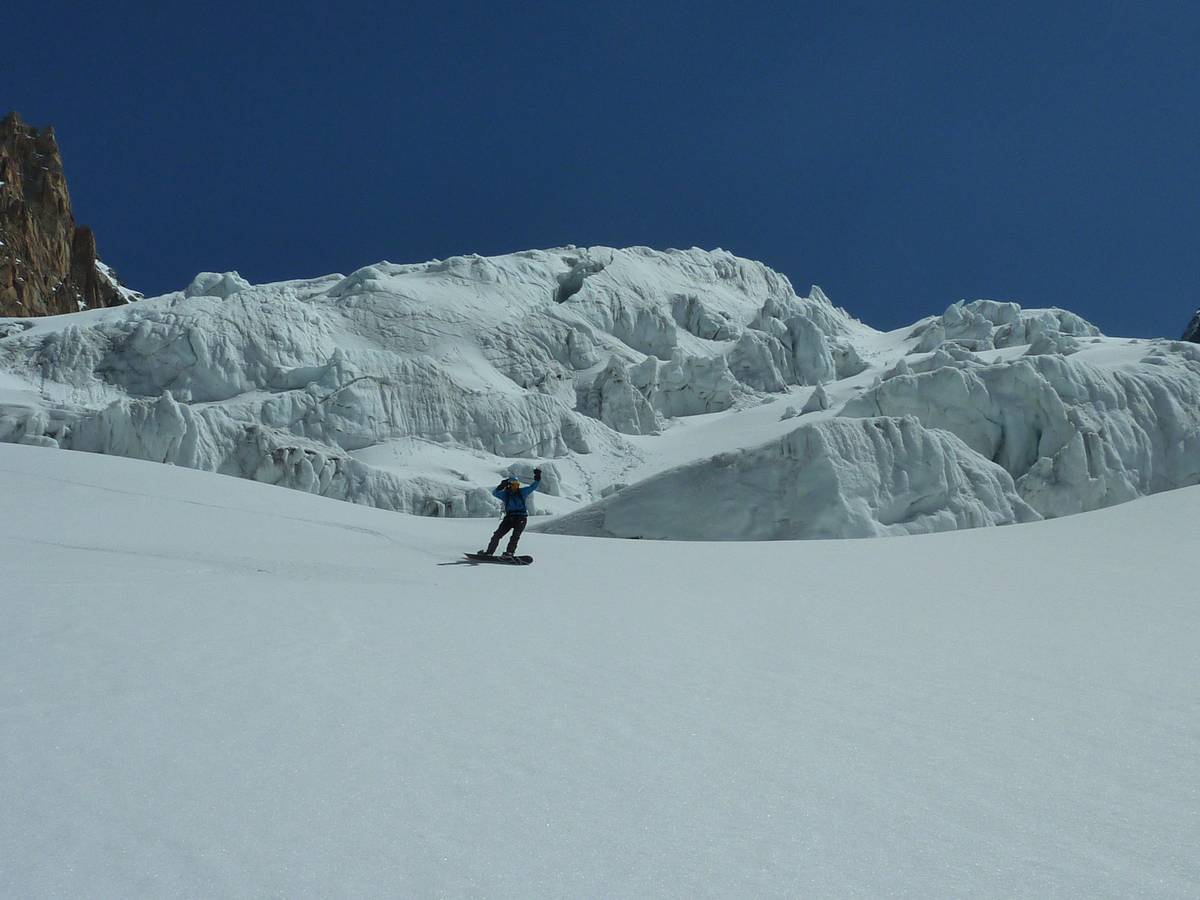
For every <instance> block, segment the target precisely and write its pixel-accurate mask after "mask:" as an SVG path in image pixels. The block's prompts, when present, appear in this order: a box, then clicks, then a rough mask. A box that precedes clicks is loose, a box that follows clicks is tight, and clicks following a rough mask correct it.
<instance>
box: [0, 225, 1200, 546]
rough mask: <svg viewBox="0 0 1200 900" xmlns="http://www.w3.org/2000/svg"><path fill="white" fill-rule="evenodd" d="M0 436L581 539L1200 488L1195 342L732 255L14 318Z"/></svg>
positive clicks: (290, 285) (575, 255)
mask: <svg viewBox="0 0 1200 900" xmlns="http://www.w3.org/2000/svg"><path fill="white" fill-rule="evenodd" d="M0 441H7V442H13V443H21V444H29V445H35V446H42V447H46V448H60V449H67V450H77V451H87V452H93V453H102V454H110V455H118V456H127V457H132V458H136V459H143V460H151V461H155V462H160V463H167V464H173V465H178V466H186V467H189V468H194V469H200V470H204V471H210V472H217V473H222V474H226V475H232V476H238V477H242V478H248V479H252V480H255V481H258V482H263V483H267V484H273V485H280V486H283V487H287V488H292V489H295V490H300V491H305V492H308V493H313V494H319V495H321V496H325V497H331V498H335V499H340V500H347V501H350V502H354V503H358V504H364V505H367V506H374V507H378V508H381V509H386V510H395V511H401V512H406V513H414V514H419V515H426V516H449V517H462V516H489V515H493V514H495V513H496V512H497V511H498V506H497V503H496V501H495V500H494V498H492V497H491V496H490V494H489V491H488V489H489V488H490V486H491V485H492V484H494V483H495V480H496V478H497V477H498V476H499V475H500V474H507V473H513V474H522V473H525V475H526V477H527V473H528V472H530V471H532V469H533V468H534V467H535V466H539V465H540V466H541V468H542V469H543V470H544V471H546V473H547V480H546V486H547V488H548V490H547V491H546V492H545V493H543V494H541V495H540V496H538V499H537V510H536V511H537V512H539V513H542V514H546V513H548V514H551V515H552V518H551V519H547V520H546V527H547V528H548V529H553V530H557V531H560V532H563V533H567V532H573V533H585V534H610V535H621V536H627V537H631V536H640V537H656V538H674V539H713V540H747V539H790V538H812V537H821V538H834V537H867V536H878V535H890V534H901V533H915V532H923V531H943V530H951V529H958V528H966V527H976V526H981V525H999V524H1006V523H1009V522H1015V521H1027V520H1029V519H1032V518H1039V517H1056V516H1061V515H1066V514H1069V513H1075V512H1081V511H1084V510H1090V509H1096V508H1099V507H1103V506H1110V505H1113V504H1116V503H1120V502H1124V501H1126V500H1129V499H1132V498H1134V497H1138V496H1142V495H1145V494H1149V493H1155V492H1158V491H1162V490H1167V489H1171V488H1176V487H1182V486H1186V485H1192V484H1197V483H1200V347H1197V346H1196V345H1193V344H1187V343H1182V342H1174V341H1129V340H1126V339H1121V338H1111V337H1106V336H1104V335H1102V334H1101V333H1100V332H1099V330H1098V329H1097V328H1096V327H1095V326H1094V325H1092V324H1091V323H1088V322H1087V321H1085V320H1084V319H1082V318H1081V317H1079V316H1078V315H1076V314H1074V313H1071V312H1069V311H1067V310H1064V309H1038V310H1030V309H1023V308H1021V307H1020V306H1018V305H1017V304H1015V303H1009V302H999V301H994V300H977V301H973V302H958V303H955V304H952V305H951V306H950V307H948V308H947V309H946V310H945V312H943V313H942V314H941V315H939V316H936V317H931V318H928V319H925V320H922V321H921V322H918V323H916V324H915V325H912V326H909V327H907V328H904V329H900V330H897V331H893V332H880V331H876V330H875V329H872V328H870V327H869V326H867V325H865V324H863V323H861V322H859V321H857V320H856V319H854V318H853V317H852V316H851V315H850V314H848V313H847V312H845V311H844V310H842V309H840V308H838V307H836V306H835V305H834V304H833V303H832V302H831V301H830V299H829V298H828V297H827V296H826V295H825V294H824V292H823V291H821V289H820V288H818V287H815V286H814V287H813V288H811V289H810V291H809V293H808V294H807V296H800V295H799V294H798V293H797V292H796V291H795V290H794V289H793V287H792V285H791V283H790V282H789V281H788V279H787V278H786V277H785V276H783V275H781V274H779V273H777V272H775V271H773V270H772V269H770V268H769V267H767V266H766V265H764V264H762V263H759V262H755V261H752V260H746V259H742V258H739V257H737V256H735V255H733V254H732V253H728V252H726V251H721V250H716V251H705V250H699V249H694V248H693V249H691V250H665V251H659V250H652V249H649V248H644V247H633V248H625V249H615V248H608V247H587V248H579V247H572V246H568V247H563V248H556V249H550V250H531V251H524V252H519V253H513V254H508V255H504V256H497V257H482V256H477V255H472V256H458V257H453V258H450V259H446V260H434V261H431V262H426V263H418V264H403V265H401V264H394V263H389V262H381V263H376V264H374V265H369V266H366V267H364V268H362V269H359V270H358V271H356V272H353V273H351V274H350V275H348V276H347V275H341V274H332V275H327V276H323V277H318V278H309V279H300V280H294V281H285V282H277V283H270V284H258V285H255V284H251V283H250V282H249V281H248V280H247V279H245V278H244V277H242V276H241V275H240V274H238V273H237V272H224V273H216V272H203V273H200V274H199V275H197V276H196V277H195V278H194V279H193V280H192V282H191V283H190V284H189V285H188V286H187V287H186V288H185V289H184V290H182V291H177V292H175V293H172V294H167V295H164V296H161V297H155V298H149V299H143V300H139V301H138V302H134V303H130V304H129V305H127V306H122V307H115V308H110V309H97V310H88V311H84V312H80V313H75V314H71V315H64V316H56V317H49V318H44V319H7V320H0Z"/></svg>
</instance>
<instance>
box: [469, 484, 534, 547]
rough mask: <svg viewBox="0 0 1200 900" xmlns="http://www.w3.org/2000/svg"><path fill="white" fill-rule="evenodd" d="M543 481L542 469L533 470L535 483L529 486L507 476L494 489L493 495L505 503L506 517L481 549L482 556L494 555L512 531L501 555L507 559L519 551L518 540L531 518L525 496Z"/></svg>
mask: <svg viewBox="0 0 1200 900" xmlns="http://www.w3.org/2000/svg"><path fill="white" fill-rule="evenodd" d="M541 483H542V470H541V469H534V470H533V484H531V485H529V486H528V487H521V482H519V481H517V479H516V478H505V479H504V480H503V481H501V482H500V484H499V485H498V486H497V487H496V489H495V490H493V491H492V496H493V497H495V498H496V499H497V500H500V501H502V502H503V503H504V518H503V519H501V520H500V527H499V528H497V529H496V532H495V534H493V535H492V539H491V540H490V541H488V545H487V549H486V550H480V551H479V555H480V556H492V555H493V554H494V553H495V552H496V547H497V546H498V545H499V544H500V538H502V537H504V535H506V534H508V532H510V531H511V532H512V534H511V535H510V536H509V538H508V548H507V549H506V550H505V551H504V553H503V554H501V556H503V557H504V558H505V559H511V558H512V556H513V554H515V553H516V552H517V541H519V540H521V532H522V531H524V530H525V523H526V522H527V521H528V519H529V510H528V508H527V507H526V506H525V498H526V497H528V496H529V495H530V494H532V493H533V492H534V491H536V490H537V489H538V485H540V484H541Z"/></svg>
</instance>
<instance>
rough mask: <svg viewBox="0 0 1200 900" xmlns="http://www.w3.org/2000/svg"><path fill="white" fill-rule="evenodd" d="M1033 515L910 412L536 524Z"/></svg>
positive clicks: (829, 425) (822, 526) (919, 527)
mask: <svg viewBox="0 0 1200 900" xmlns="http://www.w3.org/2000/svg"><path fill="white" fill-rule="evenodd" d="M1037 518H1039V516H1038V515H1037V513H1035V512H1034V511H1033V510H1032V509H1030V507H1029V506H1027V505H1026V504H1025V502H1024V501H1022V500H1021V498H1020V497H1019V496H1017V493H1016V490H1015V488H1014V486H1013V482H1012V478H1011V477H1010V476H1009V475H1008V473H1006V472H1005V471H1004V470H1003V469H1001V468H1000V467H999V466H997V465H995V464H993V463H990V462H988V461H987V460H985V459H982V458H981V457H980V456H979V455H978V454H974V453H971V452H970V451H968V450H967V448H966V447H965V446H964V445H963V444H962V442H961V441H959V440H958V439H957V438H956V437H954V436H953V435H951V434H949V433H947V432H944V431H936V430H932V429H927V428H924V427H922V425H921V423H920V422H918V421H917V420H916V419H915V418H912V417H907V418H903V419H890V418H874V419H860V420H854V419H830V420H827V421H825V422H822V423H819V424H814V425H803V426H801V427H799V428H797V429H796V430H795V431H793V432H791V433H790V434H788V435H786V436H784V437H783V438H781V439H779V440H777V441H773V442H771V443H769V444H766V445H763V446H761V447H755V448H752V449H748V450H742V451H739V452H736V453H725V454H720V455H718V456H716V457H713V458H712V459H709V460H704V461H701V462H697V463H692V464H691V465H688V466H682V467H680V468H677V469H673V470H671V471H669V472H665V473H663V474H661V475H658V476H655V477H652V478H648V479H646V480H645V481H642V482H640V483H638V484H635V485H632V486H630V487H627V488H626V489H624V490H622V491H619V492H618V493H616V494H614V495H613V496H612V497H609V498H607V499H604V500H601V501H599V502H598V503H593V504H591V505H590V506H588V507H585V508H584V509H581V510H578V511H576V512H573V513H568V514H566V515H564V516H560V517H558V518H557V519H554V520H552V521H550V522H549V523H547V524H546V525H544V526H540V528H541V530H544V531H547V532H550V533H557V534H586V535H592V536H596V537H622V538H670V539H674V540H696V541H720V540H730V539H733V538H736V539H739V540H750V541H769V540H781V539H791V538H846V537H880V536H884V535H895V534H918V533H924V532H932V531H949V530H952V529H955V528H973V527H977V526H982V525H1006V524H1009V523H1012V522H1026V521H1032V520H1035V519H1037Z"/></svg>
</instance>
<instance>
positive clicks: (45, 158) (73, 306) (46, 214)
mask: <svg viewBox="0 0 1200 900" xmlns="http://www.w3.org/2000/svg"><path fill="white" fill-rule="evenodd" d="M130 294H131V292H129V291H123V290H122V289H121V288H119V287H118V285H117V284H116V282H115V280H114V279H113V278H112V277H111V274H110V270H108V269H106V268H105V267H103V266H102V265H101V266H98V265H97V261H96V238H95V236H94V235H93V234H92V231H91V229H90V228H87V227H82V226H81V227H76V225H75V217H74V215H73V214H72V212H71V198H70V195H69V194H68V193H67V179H66V176H65V175H64V174H63V163H62V156H61V155H60V153H59V151H58V142H57V141H56V140H55V137H54V129H53V128H46V129H44V130H42V131H38V129H36V128H33V127H31V126H29V125H26V124H25V123H24V122H22V121H21V119H20V118H19V117H18V116H17V114H16V113H15V112H14V113H9V114H8V115H7V116H5V117H4V119H3V120H0V316H46V315H57V314H59V313H68V312H76V311H78V310H80V309H90V308H93V307H97V306H115V305H117V304H120V303H125V302H127V298H128V297H129V295H130Z"/></svg>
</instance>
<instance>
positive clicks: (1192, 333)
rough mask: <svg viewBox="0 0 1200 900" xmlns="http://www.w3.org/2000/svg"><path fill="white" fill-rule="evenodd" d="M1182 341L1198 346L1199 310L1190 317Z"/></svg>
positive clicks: (1199, 342)
mask: <svg viewBox="0 0 1200 900" xmlns="http://www.w3.org/2000/svg"><path fill="white" fill-rule="evenodd" d="M1182 340H1185V341H1191V342H1192V343H1194V344H1200V309H1198V310H1196V314H1195V315H1194V316H1192V321H1190V322H1189V323H1188V327H1187V328H1186V329H1184V332H1183V338H1182Z"/></svg>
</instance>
